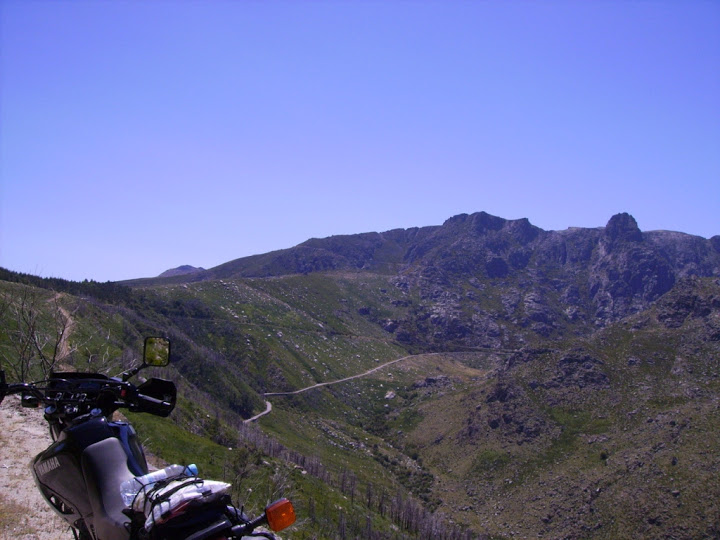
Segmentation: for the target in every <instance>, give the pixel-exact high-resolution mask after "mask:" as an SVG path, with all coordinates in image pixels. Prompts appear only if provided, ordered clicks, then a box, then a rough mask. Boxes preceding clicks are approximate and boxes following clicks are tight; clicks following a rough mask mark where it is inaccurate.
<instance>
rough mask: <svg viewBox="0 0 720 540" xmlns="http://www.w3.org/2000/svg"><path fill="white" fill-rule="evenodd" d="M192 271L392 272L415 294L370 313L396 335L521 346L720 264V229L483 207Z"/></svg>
mask: <svg viewBox="0 0 720 540" xmlns="http://www.w3.org/2000/svg"><path fill="white" fill-rule="evenodd" d="M181 268H183V267H181ZM177 270H179V269H176V270H175V271H174V272H176V271H177ZM191 271H193V274H192V278H191V279H192V280H194V281H195V280H199V279H217V278H232V277H266V276H278V275H287V274H307V273H312V272H327V271H344V272H347V271H352V272H368V273H373V274H380V275H384V276H394V278H392V279H393V281H394V283H395V285H396V287H398V288H399V289H401V290H403V291H405V292H407V293H408V296H412V297H415V298H419V300H417V301H415V303H414V304H412V305H409V308H408V309H407V310H406V312H405V316H404V317H397V318H396V317H393V319H392V320H391V321H389V320H388V319H383V320H382V321H374V322H376V323H377V324H379V325H380V326H382V327H383V328H384V329H385V331H387V332H390V333H394V334H395V335H396V337H397V339H398V340H399V341H401V342H405V343H409V344H411V343H414V342H418V343H424V344H428V343H429V344H433V343H437V344H438V346H440V345H441V344H442V346H446V345H447V344H448V343H451V344H452V343H457V344H462V345H469V346H487V347H498V346H501V345H503V344H505V345H508V344H512V345H514V346H521V345H523V343H524V342H525V341H526V340H527V337H526V336H527V330H528V329H529V330H530V331H531V333H532V334H534V335H537V336H539V337H543V338H548V337H552V336H558V335H562V334H563V332H566V331H569V330H567V329H568V328H570V327H572V328H573V330H572V332H575V333H577V332H579V331H580V330H578V329H579V328H583V327H586V328H587V331H590V330H591V329H593V328H598V327H603V326H606V325H608V324H610V323H612V322H614V321H618V320H620V319H622V318H623V317H626V316H628V315H630V314H633V313H637V312H639V311H640V310H643V309H645V308H647V307H648V305H649V304H650V303H651V302H654V301H655V300H657V299H658V298H660V297H661V296H662V295H664V294H665V293H667V292H668V291H669V290H670V289H672V288H673V286H674V285H675V284H676V283H677V282H678V281H679V280H681V279H683V278H687V277H690V276H701V277H708V276H718V275H720V236H715V237H713V238H712V239H710V240H707V239H704V238H700V237H696V236H691V235H688V234H683V233H676V232H668V231H652V232H642V231H641V230H640V228H639V227H638V224H637V222H636V221H635V219H634V218H633V217H632V216H631V215H629V214H627V213H622V214H617V215H615V216H613V217H612V218H610V220H609V221H608V223H607V224H606V226H605V227H598V228H593V229H587V228H570V229H567V230H564V231H544V230H542V229H540V228H538V227H535V226H534V225H532V224H531V223H530V222H529V221H528V220H527V219H517V220H506V219H503V218H500V217H496V216H491V215H489V214H487V213H485V212H479V213H476V214H471V215H468V214H460V215H457V216H454V217H452V218H450V219H448V220H447V221H446V222H445V223H443V225H441V226H433V227H422V228H413V229H396V230H392V231H387V232H384V233H365V234H357V235H347V236H333V237H329V238H323V239H311V240H308V241H307V242H304V243H302V244H300V245H298V246H296V247H294V248H290V249H286V250H282V251H277V252H273V253H268V254H265V255H257V256H253V257H247V258H244V259H237V260H235V261H231V262H228V263H225V264H223V265H220V266H218V267H215V268H212V269H210V270H207V271H198V270H197V269H193V270H191ZM408 303H409V302H408ZM368 317H369V318H370V317H372V315H371V314H370V313H368ZM524 336H525V337H524Z"/></svg>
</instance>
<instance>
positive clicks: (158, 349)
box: [143, 337, 170, 367]
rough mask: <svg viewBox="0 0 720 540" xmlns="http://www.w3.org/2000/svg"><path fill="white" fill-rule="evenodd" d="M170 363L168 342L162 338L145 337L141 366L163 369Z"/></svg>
mask: <svg viewBox="0 0 720 540" xmlns="http://www.w3.org/2000/svg"><path fill="white" fill-rule="evenodd" d="M169 363H170V340H169V339H167V338H163V337H146V338H145V346H144V348H143V365H145V366H152V367H165V366H167V365H168V364H169Z"/></svg>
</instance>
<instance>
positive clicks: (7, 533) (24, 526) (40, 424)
mask: <svg viewBox="0 0 720 540" xmlns="http://www.w3.org/2000/svg"><path fill="white" fill-rule="evenodd" d="M49 444H50V435H49V434H48V429H47V424H46V423H45V420H43V417H42V411H41V410H40V409H23V408H22V407H20V399H19V397H17V396H8V397H6V398H5V400H4V401H3V402H2V404H0V539H3V540H4V539H8V540H10V539H13V540H62V539H68V540H69V539H71V538H72V537H73V536H72V533H71V532H70V530H69V527H68V525H67V524H65V522H64V521H63V520H62V519H61V518H60V517H59V516H57V515H56V514H55V512H54V511H53V510H51V509H50V507H49V506H48V504H47V503H46V502H45V500H44V499H43V498H42V495H40V492H39V491H38V489H37V487H36V486H35V481H34V480H33V476H32V473H31V472H30V463H31V461H32V459H33V458H34V457H35V455H37V454H38V453H40V452H41V451H42V450H44V449H45V448H46V447H47V446H48V445H49Z"/></svg>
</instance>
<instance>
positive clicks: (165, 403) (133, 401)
mask: <svg viewBox="0 0 720 540" xmlns="http://www.w3.org/2000/svg"><path fill="white" fill-rule="evenodd" d="M159 380H160V379H152V381H155V382H157V381H159ZM162 383H163V385H162V388H163V389H164V390H165V392H164V394H161V395H159V396H157V397H156V396H154V395H148V394H151V393H152V389H153V388H156V387H157V385H152V384H150V385H148V384H147V383H146V384H143V385H141V386H140V387H139V388H138V387H136V386H134V385H133V384H132V383H130V382H126V381H121V380H118V379H115V378H110V377H107V376H105V375H101V374H97V373H55V374H53V375H52V376H51V378H50V379H48V380H45V381H37V382H31V383H13V384H7V383H6V381H5V375H4V373H3V372H2V371H0V402H2V400H3V398H4V397H5V396H6V395H10V394H22V405H23V406H24V407H38V406H39V405H41V404H43V405H45V406H46V407H54V408H53V409H52V410H50V411H49V412H50V413H52V414H53V415H55V416H61V417H65V418H69V419H72V418H75V417H78V416H81V415H83V414H85V413H88V412H90V411H91V410H93V409H100V410H101V411H102V413H103V415H105V416H109V415H111V414H112V413H113V412H115V411H116V410H118V409H120V408H128V409H130V410H131V411H137V412H149V413H151V414H156V415H159V416H167V415H168V414H170V412H171V411H172V410H173V408H174V406H175V393H174V386H175V385H174V384H173V383H171V382H169V381H162ZM168 387H170V390H168ZM143 390H145V391H143ZM146 392H147V393H146ZM161 398H162V399H161ZM46 412H48V411H47V410H46Z"/></svg>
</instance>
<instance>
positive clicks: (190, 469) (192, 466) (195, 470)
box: [186, 463, 198, 476]
mask: <svg viewBox="0 0 720 540" xmlns="http://www.w3.org/2000/svg"><path fill="white" fill-rule="evenodd" d="M186 468H187V471H188V472H189V473H190V476H197V475H198V468H197V465H195V464H194V463H191V464H190V465H188V466H187V467H186Z"/></svg>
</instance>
